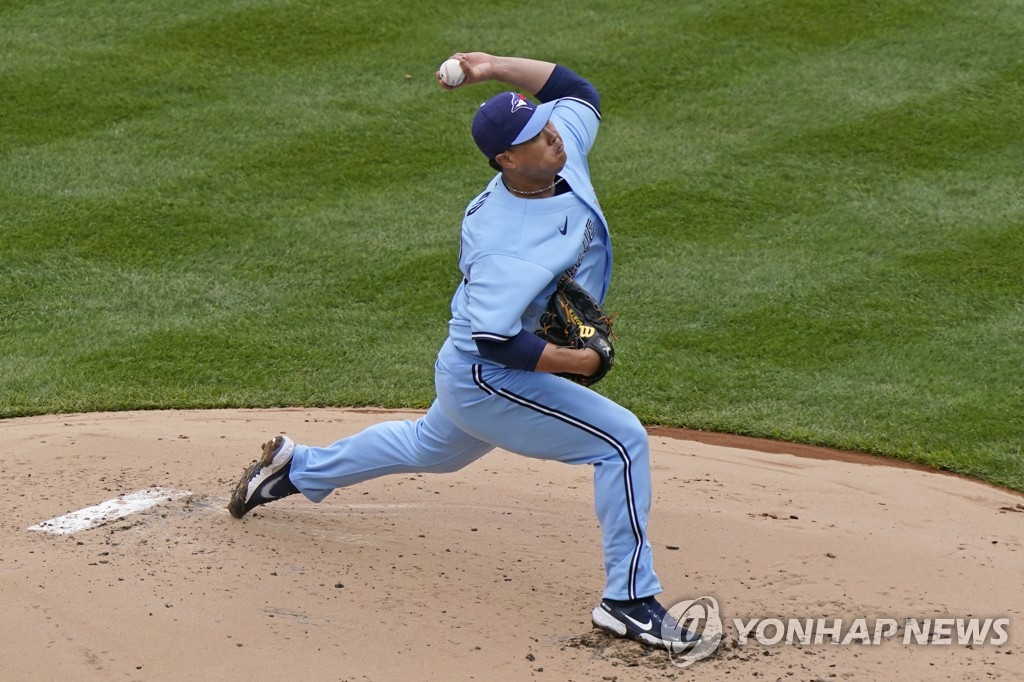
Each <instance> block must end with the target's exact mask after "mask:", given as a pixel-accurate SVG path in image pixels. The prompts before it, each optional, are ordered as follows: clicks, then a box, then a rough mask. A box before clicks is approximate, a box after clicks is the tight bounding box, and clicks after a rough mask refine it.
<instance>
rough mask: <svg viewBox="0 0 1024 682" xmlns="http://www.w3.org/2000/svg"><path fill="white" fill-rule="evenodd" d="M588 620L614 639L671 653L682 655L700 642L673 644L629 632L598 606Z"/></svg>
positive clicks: (645, 634) (642, 633) (652, 636)
mask: <svg viewBox="0 0 1024 682" xmlns="http://www.w3.org/2000/svg"><path fill="white" fill-rule="evenodd" d="M590 620H591V622H592V623H593V624H594V627H596V628H598V629H601V630H604V631H605V632H608V633H611V634H613V635H615V636H616V637H625V638H627V639H632V640H636V641H637V642H640V643H641V644H646V645H647V646H651V647H656V648H658V649H668V650H669V651H671V652H672V653H677V654H679V653H684V652H686V651H689V650H690V649H692V648H694V647H695V646H697V645H698V644H699V643H700V640H697V641H695V642H675V641H669V640H665V639H661V638H660V637H655V636H654V635H649V634H647V633H646V632H639V633H637V632H630V631H629V628H627V627H626V624H625V623H623V622H622V621H620V620H618V619H617V618H615V617H614V616H613V615H611V614H610V613H608V612H607V611H605V610H604V609H602V608H601V607H600V606H597V607H595V608H594V610H593V611H592V612H591V614H590Z"/></svg>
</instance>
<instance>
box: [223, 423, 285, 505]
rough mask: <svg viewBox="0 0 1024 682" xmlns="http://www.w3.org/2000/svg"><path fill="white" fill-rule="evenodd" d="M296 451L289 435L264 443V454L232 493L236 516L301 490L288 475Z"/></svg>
mask: <svg viewBox="0 0 1024 682" xmlns="http://www.w3.org/2000/svg"><path fill="white" fill-rule="evenodd" d="M294 450H295V443H293V442H292V439H291V438H289V437H288V436H275V437H274V439H273V440H271V441H270V442H268V443H266V444H264V446H263V456H262V457H261V458H260V459H259V461H256V462H253V463H252V464H251V465H249V466H248V467H247V468H246V470H245V473H244V474H242V478H241V480H239V481H238V485H236V486H235V491H234V493H232V494H231V501H230V502H228V511H229V512H231V515H232V516H234V517H235V518H236V519H240V518H242V517H243V516H245V515H246V514H248V513H249V512H250V511H251V510H253V509H255V508H256V507H258V506H260V505H261V504H266V503H267V502H273V501H274V500H279V499H281V498H282V497H288V496H289V495H294V494H295V493H297V492H299V489H298V488H296V487H295V485H294V484H293V483H292V482H291V479H289V478H288V472H289V471H290V470H291V468H292V452H293V451H294Z"/></svg>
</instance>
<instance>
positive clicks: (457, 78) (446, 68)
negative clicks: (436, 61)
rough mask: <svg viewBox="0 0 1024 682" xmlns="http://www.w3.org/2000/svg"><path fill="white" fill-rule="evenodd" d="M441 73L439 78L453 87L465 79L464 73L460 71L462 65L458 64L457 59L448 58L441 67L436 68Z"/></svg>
mask: <svg viewBox="0 0 1024 682" xmlns="http://www.w3.org/2000/svg"><path fill="white" fill-rule="evenodd" d="M437 72H438V73H439V74H441V80H442V81H443V82H444V84H445V85H447V86H448V87H451V88H454V87H455V86H457V85H459V84H460V83H462V81H464V80H466V74H464V73H463V72H462V67H461V66H459V60H458V59H448V60H446V61H445V62H444V63H443V64H441V67H440V68H439V69H438V70H437Z"/></svg>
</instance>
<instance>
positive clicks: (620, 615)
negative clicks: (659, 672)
mask: <svg viewBox="0 0 1024 682" xmlns="http://www.w3.org/2000/svg"><path fill="white" fill-rule="evenodd" d="M671 618H672V616H669V615H668V614H667V613H666V612H665V607H663V606H662V605H661V604H659V603H658V600H657V599H655V598H654V597H645V598H643V599H634V600H632V601H616V600H613V599H602V600H601V603H600V605H598V606H597V608H595V609H594V611H593V613H592V614H591V619H592V620H593V622H594V627H598V628H601V629H602V630H605V631H607V632H610V633H612V634H613V635H617V636H619V637H628V638H629V639H635V640H637V641H639V642H643V643H644V644H647V645H649V646H656V647H662V648H665V649H668V650H669V651H670V652H672V653H683V652H685V651H689V650H690V649H692V648H694V647H695V646H697V645H698V644H699V643H700V636H699V635H696V634H694V633H692V632H690V631H689V630H687V629H686V628H678V627H672V623H668V625H667V626H666V628H664V629H663V628H662V624H663V623H664V622H665V621H666V619H671Z"/></svg>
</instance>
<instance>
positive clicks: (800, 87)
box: [0, 0, 1024, 490]
mask: <svg viewBox="0 0 1024 682" xmlns="http://www.w3.org/2000/svg"><path fill="white" fill-rule="evenodd" d="M487 5H493V6H490V7H488V6H487ZM446 10H447V11H446V12H444V13H440V12H437V11H436V8H435V7H434V6H432V5H431V4H430V3H413V2H405V3H402V2H399V3H377V2H368V1H360V0H351V1H350V2H347V3H327V2H312V1H309V2H298V1H288V0H278V1H274V0H234V1H230V2H216V3H211V2H205V1H204V2H196V1H195V0H177V1H176V2H173V3H172V2H166V1H165V0H147V1H146V2H139V1H128V2H123V3H115V4H110V3H102V2H98V1H96V0H76V1H75V2H70V1H64V0H52V1H49V2H45V1H40V2H27V1H22V2H18V1H13V0H11V1H7V2H2V1H0V27H2V28H0V177H2V181H3V190H2V191H0V255H2V258H0V343H2V348H3V352H2V354H0V417H13V416H19V415H32V414H41V413H52V412H77V411H92V410H124V409H138V408H170V407H175V408H192V407H228V406H278V405H309V406H319V405H383V406H389V407H399V406H402V407H424V406H426V405H428V404H429V402H430V401H431V399H432V397H433V382H432V362H433V357H434V354H435V352H436V349H437V347H438V346H439V345H440V343H441V342H442V341H443V339H444V337H445V334H446V322H447V318H448V304H449V299H450V296H451V293H452V291H453V289H454V287H455V285H456V284H457V282H458V280H459V273H458V271H457V267H456V257H457V252H458V243H459V237H458V229H459V222H460V217H461V212H462V210H463V208H464V207H465V205H466V203H467V202H468V201H469V200H470V199H471V198H472V197H473V196H474V195H475V194H476V193H477V192H478V191H479V190H480V189H481V188H482V186H483V185H484V184H485V183H486V182H487V180H488V179H489V178H490V176H491V174H492V171H491V170H490V169H489V168H488V167H487V165H486V163H485V162H484V161H483V159H482V157H480V156H479V153H478V152H477V151H476V149H475V147H474V146H473V143H472V139H471V138H470V135H469V122H470V120H471V117H472V114H473V112H474V110H475V108H476V106H477V105H478V104H479V103H480V102H481V101H483V100H484V99H486V98H487V97H489V96H490V95H491V94H493V93H495V92H498V91H499V90H501V89H503V88H502V86H501V85H498V84H487V85H482V86H477V87H475V88H467V89H463V90H460V91H457V92H454V93H446V92H443V91H441V90H440V89H439V88H438V87H437V86H436V84H435V83H434V80H433V72H434V69H435V68H436V67H437V65H438V64H439V63H440V62H441V61H442V60H443V59H444V58H445V57H447V56H448V55H449V54H450V53H451V52H453V51H455V50H459V49H466V50H469V49H483V50H487V51H491V52H495V53H505V54H517V55H522V56H531V57H536V58H541V59H548V60H552V61H559V62H562V63H565V64H566V65H568V66H570V67H571V68H573V69H575V70H576V71H578V72H580V73H582V74H583V75H585V76H587V77H588V78H590V79H591V80H592V81H593V82H594V83H595V84H596V85H597V86H598V88H599V90H600V91H601V94H602V97H603V111H604V124H603V128H602V133H601V137H600V138H599V140H598V143H597V147H596V148H595V150H594V152H593V154H592V157H591V164H592V167H593V169H594V180H595V185H596V187H597V189H598V193H599V196H601V197H602V204H603V208H604V210H605V213H606V214H607V216H608V217H609V220H610V221H611V223H612V230H613V238H614V244H615V247H616V263H617V265H616V273H615V278H614V280H613V286H612V291H611V294H610V297H609V300H608V304H609V308H611V309H613V310H617V311H618V312H619V318H618V321H619V324H618V331H619V335H620V340H619V342H618V344H617V348H618V351H619V358H618V359H619V365H618V368H617V370H616V371H615V372H613V374H612V375H611V376H610V377H609V378H608V379H607V380H606V382H604V383H603V384H602V385H601V386H600V389H599V390H601V391H602V392H604V393H605V394H607V395H609V396H611V397H613V398H614V399H615V400H617V401H619V402H621V403H622V404H624V405H626V406H628V407H629V408H631V409H633V410H634V411H635V412H636V413H637V414H638V415H639V416H640V418H641V419H642V420H643V421H645V422H646V423H651V424H654V423H657V424H664V425H675V426H687V427H691V428H698V429H706V430H717V431H728V432H733V433H741V434H748V435H755V436H765V437H769V438H776V439H782V440H793V441H800V442H806V443H815V444H824V445H831V446H835V447H840V448H848V449H855V450H861V451H867V452H872V453H879V454H884V455H888V456H892V457H896V458H900V459H905V460H911V461H916V462H922V463H927V464H930V465H934V466H937V467H941V468H945V469H949V470H953V471H957V472H961V473H965V474H969V475H972V476H977V477H979V478H982V479H985V480H988V481H991V482H994V483H998V484H1002V485H1006V486H1010V487H1013V488H1016V489H1018V490H1024V455H1022V452H1021V448H1022V444H1024V378H1022V368H1024V343H1022V335H1024V230H1022V228H1024V194H1022V189H1021V188H1022V186H1024V182H1022V180H1024V172H1022V164H1021V160H1022V159H1024V135H1021V133H1020V130H1021V123H1020V119H1021V114H1022V113H1024V57H1022V56H1021V55H1022V53H1021V50H1020V36H1021V35H1022V34H1024V5H1022V3H1021V2H1020V0H1004V1H998V0H992V1H985V0H978V1H976V2H961V1H960V0H948V1H941V0H891V1H886V2H882V1H866V0H856V1H855V0H777V1H767V0H760V1H757V0H716V1H710V0H708V1H704V2H698V1H695V2H687V3H668V2H665V3H654V2H650V3H644V2H637V1H635V0H617V1H616V2H612V1H611V0H600V1H597V2H585V3H584V2H556V3H549V4H548V5H545V6H543V7H542V8H541V7H540V6H538V8H537V9H533V8H531V7H530V6H529V5H522V4H521V3H516V4H512V3H471V2H461V1H454V2H450V3H448V4H447V6H446Z"/></svg>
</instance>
